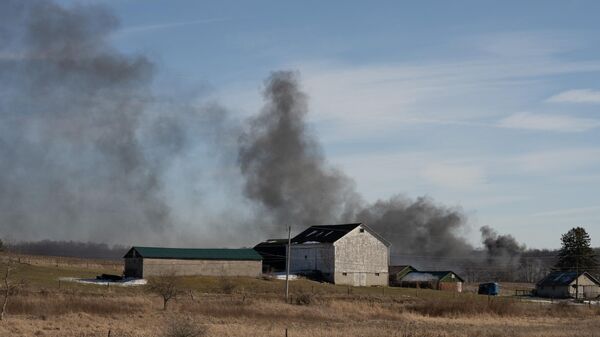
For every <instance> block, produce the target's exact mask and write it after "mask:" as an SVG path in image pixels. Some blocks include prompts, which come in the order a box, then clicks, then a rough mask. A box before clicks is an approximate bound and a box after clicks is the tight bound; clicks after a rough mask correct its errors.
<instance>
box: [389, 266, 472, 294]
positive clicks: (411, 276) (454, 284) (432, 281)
mask: <svg viewBox="0 0 600 337" xmlns="http://www.w3.org/2000/svg"><path fill="white" fill-rule="evenodd" d="M407 267H410V266H407ZM410 268H411V269H414V268H412V267H410ZM411 269H408V268H405V269H404V272H405V273H404V274H402V273H401V272H400V275H401V276H397V277H396V279H395V280H394V283H393V285H395V286H399V287H407V288H424V289H434V290H445V291H455V292H459V293H460V292H462V286H463V283H464V282H465V281H464V280H463V279H462V278H461V277H460V276H458V275H457V274H456V273H454V272H453V271H450V270H446V271H420V270H411Z"/></svg>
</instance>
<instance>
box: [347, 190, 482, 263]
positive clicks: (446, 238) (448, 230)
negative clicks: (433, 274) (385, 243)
mask: <svg viewBox="0 0 600 337" xmlns="http://www.w3.org/2000/svg"><path fill="white" fill-rule="evenodd" d="M356 219H357V220H359V221H362V222H365V223H367V224H368V225H369V226H370V227H372V228H373V229H374V230H375V231H377V232H378V233H379V234H381V235H383V236H384V237H385V238H386V239H388V240H389V241H390V242H392V254H395V255H397V256H396V257H398V258H397V259H396V260H406V258H405V259H402V257H404V256H405V255H408V256H414V255H417V256H418V255H426V256H427V257H441V256H464V255H465V254H467V253H468V252H470V251H471V250H472V249H473V247H472V246H471V245H470V244H469V243H468V242H467V241H466V240H465V239H464V238H463V237H462V236H460V234H462V233H461V231H463V230H464V229H465V226H466V217H465V216H464V214H463V213H462V211H461V210H460V209H457V208H456V209H453V208H448V207H445V206H442V205H438V204H436V203H435V202H434V201H433V200H432V199H430V198H427V197H420V198H417V200H411V199H408V198H406V197H402V196H395V197H392V198H390V199H389V200H379V201H377V202H376V203H375V204H373V205H371V206H367V207H366V208H365V209H363V210H362V211H361V212H360V213H358V216H357V218H356ZM392 258H394V256H392Z"/></svg>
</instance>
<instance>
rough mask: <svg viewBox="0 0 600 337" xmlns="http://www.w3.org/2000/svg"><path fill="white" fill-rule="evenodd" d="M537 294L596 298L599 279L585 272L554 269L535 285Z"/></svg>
mask: <svg viewBox="0 0 600 337" xmlns="http://www.w3.org/2000/svg"><path fill="white" fill-rule="evenodd" d="M535 292H536V294H537V296H541V297H550V298H575V297H576V296H577V297H579V298H596V297H598V296H600V281H598V280H597V279H595V278H594V277H593V276H592V275H590V274H589V273H587V272H580V273H577V272H574V271H567V272H565V271H554V272H551V273H550V274H548V275H547V276H546V277H544V278H543V279H541V280H540V281H539V282H538V283H537V284H536V285H535Z"/></svg>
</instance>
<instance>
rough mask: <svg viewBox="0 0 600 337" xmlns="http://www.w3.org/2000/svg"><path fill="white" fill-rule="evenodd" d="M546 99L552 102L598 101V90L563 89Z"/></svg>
mask: <svg viewBox="0 0 600 337" xmlns="http://www.w3.org/2000/svg"><path fill="white" fill-rule="evenodd" d="M546 101H547V102H552V103H600V90H592V89H575V90H568V91H563V92H561V93H559V94H556V95H554V96H552V97H550V98H548V99H547V100H546Z"/></svg>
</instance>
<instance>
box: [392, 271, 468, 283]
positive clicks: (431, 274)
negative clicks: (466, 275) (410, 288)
mask: <svg viewBox="0 0 600 337" xmlns="http://www.w3.org/2000/svg"><path fill="white" fill-rule="evenodd" d="M452 275H454V277H455V278H456V279H457V280H459V281H460V282H464V280H463V279H462V278H461V277H460V276H458V275H457V274H456V273H455V272H453V271H450V270H444V271H422V270H419V271H416V270H415V271H411V272H409V273H407V274H406V275H404V276H403V277H402V279H401V281H407V282H420V281H434V280H439V281H442V280H444V279H446V278H449V279H452Z"/></svg>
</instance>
